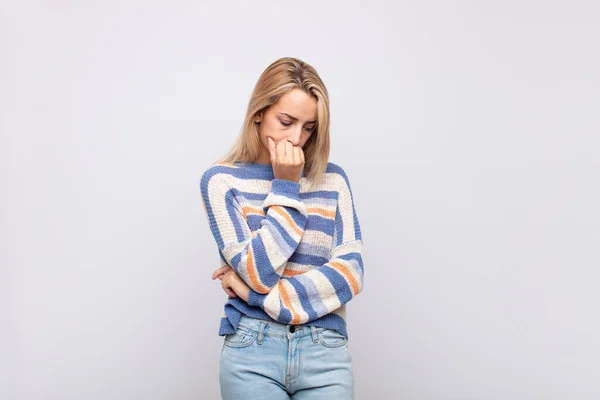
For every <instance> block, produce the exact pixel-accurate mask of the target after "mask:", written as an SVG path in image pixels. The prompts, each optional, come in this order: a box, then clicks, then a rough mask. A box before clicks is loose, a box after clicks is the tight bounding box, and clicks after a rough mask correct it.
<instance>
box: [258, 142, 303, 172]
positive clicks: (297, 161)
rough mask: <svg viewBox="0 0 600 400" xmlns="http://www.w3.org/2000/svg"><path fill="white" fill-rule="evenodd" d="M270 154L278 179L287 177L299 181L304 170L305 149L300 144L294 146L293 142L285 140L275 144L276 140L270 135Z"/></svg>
mask: <svg viewBox="0 0 600 400" xmlns="http://www.w3.org/2000/svg"><path fill="white" fill-rule="evenodd" d="M267 140H268V141H269V154H270V155H271V165H272V166H273V175H274V176H275V178H278V179H287V180H289V181H294V182H298V181H300V178H302V172H303V171H304V151H303V150H302V147H300V146H294V145H293V144H292V142H290V141H285V142H280V143H279V144H277V145H275V141H274V140H273V139H271V137H270V136H268V137H267Z"/></svg>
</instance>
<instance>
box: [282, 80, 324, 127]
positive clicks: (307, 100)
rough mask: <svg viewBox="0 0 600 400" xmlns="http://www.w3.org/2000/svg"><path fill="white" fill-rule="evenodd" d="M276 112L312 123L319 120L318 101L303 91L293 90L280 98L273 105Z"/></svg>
mask: <svg viewBox="0 0 600 400" xmlns="http://www.w3.org/2000/svg"><path fill="white" fill-rule="evenodd" d="M273 109H274V111H275V112H278V113H280V112H284V113H287V114H290V115H291V116H293V117H296V118H298V119H299V120H306V121H311V120H315V119H317V99H316V98H315V97H313V96H311V95H309V94H307V93H306V92H305V91H304V90H302V89H297V88H296V89H293V90H291V91H289V92H287V93H286V94H284V95H283V96H281V97H280V98H279V101H277V103H275V104H273Z"/></svg>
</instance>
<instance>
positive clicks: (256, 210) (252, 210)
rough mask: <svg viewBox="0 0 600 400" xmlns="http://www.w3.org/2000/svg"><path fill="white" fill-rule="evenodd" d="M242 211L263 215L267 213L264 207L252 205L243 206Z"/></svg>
mask: <svg viewBox="0 0 600 400" xmlns="http://www.w3.org/2000/svg"><path fill="white" fill-rule="evenodd" d="M242 211H243V212H244V214H259V215H263V216H264V215H265V212H264V211H263V210H262V209H260V208H255V207H251V206H243V207H242Z"/></svg>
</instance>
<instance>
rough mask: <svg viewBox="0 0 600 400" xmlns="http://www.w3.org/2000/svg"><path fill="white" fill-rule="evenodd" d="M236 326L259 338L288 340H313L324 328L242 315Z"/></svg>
mask: <svg viewBox="0 0 600 400" xmlns="http://www.w3.org/2000/svg"><path fill="white" fill-rule="evenodd" d="M238 326H241V327H242V328H245V329H249V330H252V331H255V332H259V333H260V334H261V336H262V335H267V336H284V335H287V337H288V338H291V337H292V336H293V337H302V336H306V335H313V338H316V334H317V332H320V331H323V330H325V328H321V327H317V326H314V325H310V324H299V325H292V324H282V323H280V322H274V321H267V320H264V319H261V318H255V317H249V316H247V315H244V314H242V316H241V318H240V322H239V325H238Z"/></svg>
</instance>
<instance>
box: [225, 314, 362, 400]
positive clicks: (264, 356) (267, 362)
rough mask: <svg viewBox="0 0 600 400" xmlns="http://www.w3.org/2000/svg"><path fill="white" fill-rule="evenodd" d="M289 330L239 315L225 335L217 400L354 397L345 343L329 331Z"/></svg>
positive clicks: (317, 329)
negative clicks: (237, 321) (236, 325)
mask: <svg viewBox="0 0 600 400" xmlns="http://www.w3.org/2000/svg"><path fill="white" fill-rule="evenodd" d="M292 329H293V328H292V326H291V325H286V324H281V323H277V322H269V321H266V320H262V319H258V318H252V317H248V316H246V315H242V317H241V319H240V323H239V325H238V328H237V330H236V331H235V333H231V334H228V335H225V337H224V339H223V347H222V350H221V359H220V365H219V383H220V385H221V398H222V399H224V400H231V399H236V400H238V399H264V400H279V399H282V400H283V399H294V400H304V399H336V400H345V399H354V375H353V370H352V358H351V357H350V352H349V349H348V339H347V338H346V337H344V336H343V335H341V334H340V333H338V332H337V331H335V330H333V329H325V328H319V327H315V326H312V325H309V324H306V325H301V326H296V327H295V331H294V332H292Z"/></svg>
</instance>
